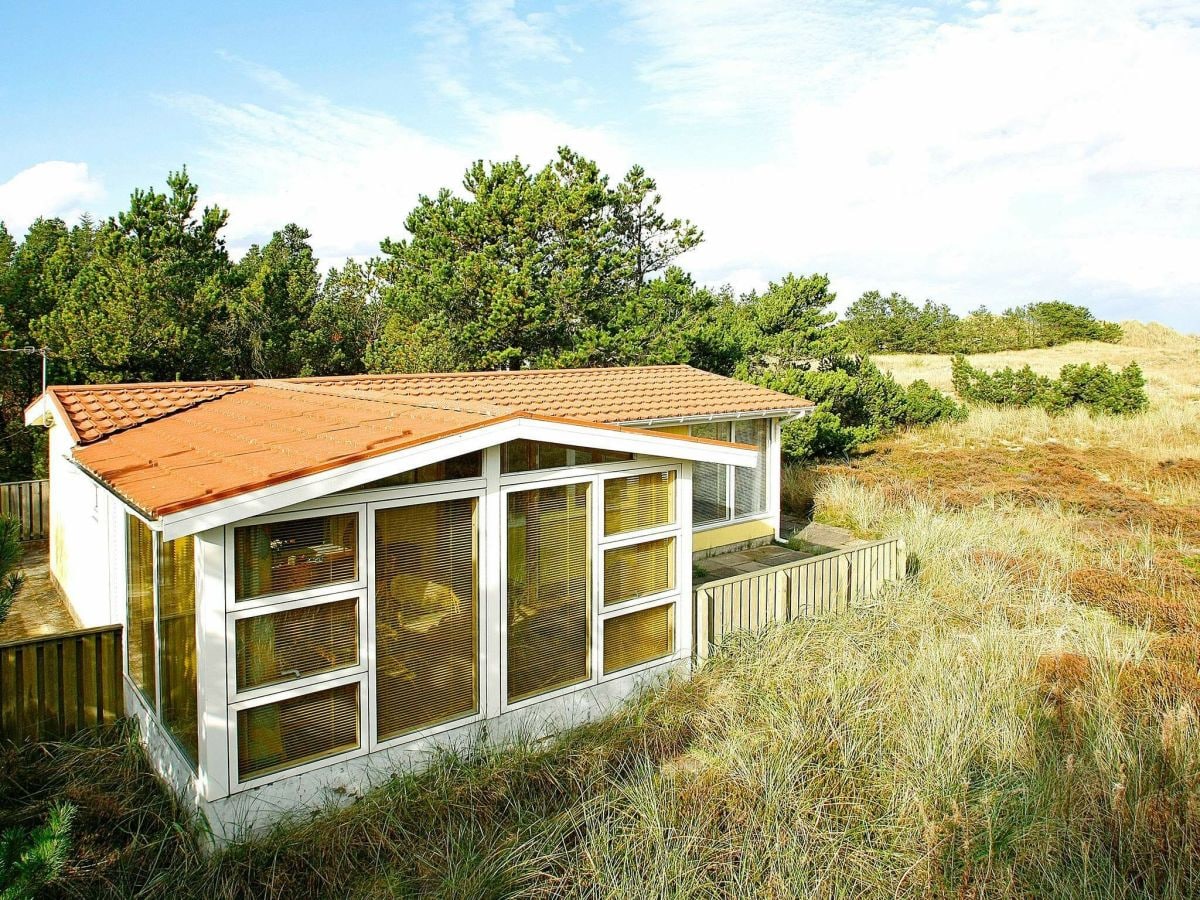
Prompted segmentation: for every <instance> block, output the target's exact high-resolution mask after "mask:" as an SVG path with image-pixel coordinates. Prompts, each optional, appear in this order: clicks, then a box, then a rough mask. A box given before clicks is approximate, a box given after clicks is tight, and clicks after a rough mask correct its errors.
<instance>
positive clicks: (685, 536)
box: [675, 460, 696, 659]
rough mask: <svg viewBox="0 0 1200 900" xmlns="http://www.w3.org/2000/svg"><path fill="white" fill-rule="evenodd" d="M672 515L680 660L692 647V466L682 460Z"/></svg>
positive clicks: (690, 652) (676, 622)
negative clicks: (676, 533) (675, 526)
mask: <svg viewBox="0 0 1200 900" xmlns="http://www.w3.org/2000/svg"><path fill="white" fill-rule="evenodd" d="M675 515H676V517H677V518H678V519H679V541H678V544H679V558H678V561H677V563H676V566H675V568H676V572H677V573H678V574H677V576H676V577H677V578H678V579H679V603H678V604H677V605H676V608H675V650H676V653H677V654H678V656H679V658H680V659H687V658H689V657H690V656H691V655H692V652H693V648H694V647H695V643H696V642H695V620H694V615H693V595H692V464H691V462H689V461H687V460H682V461H681V465H680V467H679V478H678V481H677V483H676V494H675Z"/></svg>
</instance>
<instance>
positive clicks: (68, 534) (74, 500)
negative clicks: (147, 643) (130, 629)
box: [49, 423, 124, 628]
mask: <svg viewBox="0 0 1200 900" xmlns="http://www.w3.org/2000/svg"><path fill="white" fill-rule="evenodd" d="M49 443H50V571H51V572H52V573H53V574H54V577H55V578H56V579H57V580H58V583H59V585H60V586H61V587H62V589H63V592H64V593H65V594H66V595H67V602H68V603H69V604H70V606H71V610H72V612H74V614H75V618H77V619H78V620H79V623H80V625H82V626H83V627H84V628H94V627H96V626H99V625H112V624H114V623H117V622H121V621H123V619H124V611H123V609H122V604H120V603H117V602H114V599H113V596H114V593H113V581H114V578H113V575H114V573H113V568H112V552H111V535H112V533H113V527H114V526H113V523H114V521H115V520H118V519H120V516H121V509H120V506H121V505H120V503H119V502H117V501H116V499H115V498H113V497H112V495H111V494H109V492H108V491H106V490H104V489H103V488H101V487H100V486H99V485H98V484H97V483H96V482H95V481H93V480H92V479H91V478H89V477H88V476H87V475H85V474H84V473H83V472H82V471H81V470H80V469H79V468H78V467H76V466H75V465H74V464H73V463H72V462H71V459H70V456H71V439H70V437H69V435H68V434H67V430H66V428H65V427H64V426H63V425H61V424H57V423H56V424H55V425H52V426H51V428H50V436H49Z"/></svg>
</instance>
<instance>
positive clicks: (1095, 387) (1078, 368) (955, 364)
mask: <svg viewBox="0 0 1200 900" xmlns="http://www.w3.org/2000/svg"><path fill="white" fill-rule="evenodd" d="M951 369H952V372H953V377H954V390H955V391H956V392H957V393H958V396H959V397H960V398H962V399H963V400H965V401H967V402H970V403H991V404H994V405H996V406H1021V407H1040V408H1042V409H1044V410H1046V411H1047V412H1050V413H1061V412H1065V411H1066V410H1068V409H1071V408H1072V407H1075V406H1083V407H1085V408H1086V409H1088V410H1089V411H1090V412H1092V413H1093V414H1109V415H1125V414H1129V413H1135V412H1140V411H1141V410H1144V409H1146V408H1147V407H1148V406H1149V405H1150V401H1149V398H1147V396H1146V389H1145V388H1146V378H1145V376H1144V375H1143V374H1142V370H1141V367H1140V366H1139V365H1138V364H1137V363H1130V364H1129V365H1127V366H1126V367H1125V368H1123V369H1120V370H1119V371H1114V370H1112V369H1110V368H1109V367H1108V366H1106V365H1091V364H1090V363H1081V364H1078V365H1066V366H1063V367H1062V370H1061V371H1060V372H1059V375H1058V378H1050V377H1049V376H1047V375H1039V374H1038V373H1037V372H1035V371H1033V369H1032V368H1030V367H1029V366H1028V365H1025V366H1022V367H1021V368H1019V369H1013V368H1011V367H1005V368H1003V369H998V370H997V371H995V372H985V371H984V370H983V369H978V368H976V367H975V366H972V365H971V364H970V363H969V362H967V360H966V358H965V357H963V356H955V357H954V359H953V360H952V362H951Z"/></svg>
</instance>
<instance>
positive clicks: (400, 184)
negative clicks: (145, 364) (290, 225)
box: [164, 67, 634, 266]
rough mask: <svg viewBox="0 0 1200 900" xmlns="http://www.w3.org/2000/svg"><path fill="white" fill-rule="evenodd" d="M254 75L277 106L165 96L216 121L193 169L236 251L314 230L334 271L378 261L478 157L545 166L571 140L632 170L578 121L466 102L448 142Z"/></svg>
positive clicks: (601, 133)
mask: <svg viewBox="0 0 1200 900" xmlns="http://www.w3.org/2000/svg"><path fill="white" fill-rule="evenodd" d="M253 74H254V77H255V79H256V80H257V81H258V82H259V83H260V84H263V85H266V86H268V87H271V88H272V90H273V99H274V101H275V102H273V103H271V104H270V105H269V106H264V105H255V104H233V103H227V102H223V101H220V100H216V99H214V98H211V97H206V96H202V95H186V96H175V97H169V98H164V102H166V103H168V104H170V105H172V106H173V107H175V108H177V109H180V110H183V111H184V112H186V113H188V114H189V115H191V116H194V117H195V118H196V119H198V120H199V121H200V122H202V123H204V124H205V125H206V126H208V128H207V131H208V134H209V138H208V141H207V143H205V144H204V145H203V147H202V148H201V150H200V151H199V153H200V158H199V160H198V161H197V164H195V165H193V166H192V169H191V171H192V174H193V176H194V177H195V179H196V181H197V183H199V184H200V186H201V188H202V189H207V191H206V194H205V197H204V201H205V202H209V203H212V202H216V203H218V204H220V205H221V206H223V207H225V208H226V209H228V210H229V211H230V218H229V226H228V228H227V230H226V237H227V240H228V241H229V244H230V248H231V249H232V250H233V251H234V252H235V253H239V252H240V251H242V250H244V249H245V248H246V247H247V246H248V245H249V244H251V243H254V242H259V243H261V242H263V241H265V240H266V239H268V238H269V236H270V234H271V232H272V231H274V230H275V229H277V228H280V227H282V226H283V225H284V224H285V223H287V222H296V223H298V224H300V225H303V226H304V227H306V228H308V229H309V230H310V231H311V232H312V234H313V238H312V244H313V248H314V251H315V252H316V254H317V256H318V257H319V258H320V259H321V260H322V263H323V265H325V266H329V265H335V264H340V263H341V261H342V259H344V258H345V257H347V256H355V257H360V258H361V257H365V256H369V255H372V254H375V253H377V252H378V251H379V241H380V240H381V239H382V238H384V237H392V238H400V237H403V236H404V219H405V217H406V216H407V214H408V213H409V211H410V210H411V209H412V208H413V207H414V206H415V205H416V203H417V199H418V196H419V195H421V194H435V193H436V192H437V191H438V190H439V189H440V188H442V187H449V188H451V189H457V188H458V187H459V186H460V185H461V183H462V176H463V173H464V171H465V170H466V168H467V166H468V165H470V163H471V162H473V161H474V160H476V159H488V160H500V159H510V158H512V157H514V156H519V157H520V158H521V160H522V161H523V162H525V163H526V164H528V165H530V166H533V167H537V166H541V165H544V164H545V163H546V162H548V161H549V160H550V159H551V158H552V157H553V155H554V153H555V150H556V148H557V147H558V146H560V145H562V144H567V145H569V146H571V147H573V148H574V149H577V150H579V151H580V152H583V153H585V154H586V155H588V156H589V157H591V158H593V159H596V160H597V161H598V162H599V163H600V164H601V165H602V166H603V167H604V168H605V169H606V170H608V171H614V172H623V171H624V169H625V168H626V167H628V165H629V164H630V163H631V162H632V161H633V159H634V155H633V153H632V151H631V150H630V148H629V147H628V146H627V145H626V144H625V143H623V142H622V141H621V140H619V139H618V138H617V137H615V136H614V135H612V134H611V133H610V132H609V131H608V130H606V129H605V128H603V127H575V126H571V125H568V124H566V123H564V122H562V121H560V120H559V119H556V118H555V117H554V116H551V115H550V114H548V113H545V112H541V111H537V110H530V109H509V108H506V107H504V106H502V105H496V106H495V107H487V106H485V105H483V104H467V105H465V108H464V110H463V112H462V118H463V121H464V123H465V134H464V135H462V136H460V137H458V138H455V139H444V138H437V137H433V136H431V135H429V134H425V133H423V132H421V131H419V130H417V129H415V128H412V127H409V126H408V125H406V124H405V123H403V122H401V121H400V120H399V119H397V118H396V117H394V116H391V115H388V114H386V113H383V112H379V111H374V110H363V109H353V108H349V107H344V106H339V105H337V104H334V103H331V102H330V101H329V100H327V99H326V98H324V97H321V96H319V95H316V94H311V93H307V92H305V91H304V90H303V89H302V88H300V87H298V86H296V85H294V84H292V83H291V82H289V81H287V80H286V79H285V78H284V77H283V76H282V75H279V74H278V73H273V72H271V71H270V70H264V69H261V68H260V67H255V71H254V73H253Z"/></svg>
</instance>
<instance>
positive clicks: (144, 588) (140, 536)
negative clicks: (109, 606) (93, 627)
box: [125, 515, 157, 706]
mask: <svg viewBox="0 0 1200 900" xmlns="http://www.w3.org/2000/svg"><path fill="white" fill-rule="evenodd" d="M125 604H126V613H127V618H128V621H129V625H128V631H127V633H126V635H125V646H126V652H127V654H128V659H129V678H130V680H131V681H133V683H134V684H135V685H137V687H138V690H140V691H141V692H142V694H143V695H144V696H145V697H146V699H147V700H149V701H150V705H151V706H154V705H155V699H154V693H155V681H154V668H155V656H156V655H157V654H156V653H155V652H154V647H155V645H154V533H153V532H152V531H151V530H150V529H149V528H147V527H146V525H145V524H144V523H143V522H142V520H141V519H137V518H135V517H133V516H129V515H127V516H126V517H125Z"/></svg>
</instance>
